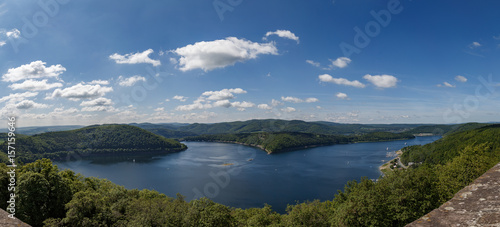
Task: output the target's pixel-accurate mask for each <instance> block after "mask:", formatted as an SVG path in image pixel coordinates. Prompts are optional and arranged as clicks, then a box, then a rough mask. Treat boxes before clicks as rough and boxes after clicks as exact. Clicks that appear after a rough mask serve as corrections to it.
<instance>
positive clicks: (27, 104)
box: [16, 100, 49, 110]
mask: <svg viewBox="0 0 500 227" xmlns="http://www.w3.org/2000/svg"><path fill="white" fill-rule="evenodd" d="M48 107H49V105H46V104H41V103H36V102H34V101H32V100H23V101H21V102H19V103H17V104H16V108H18V109H23V110H26V109H31V108H35V109H40V108H48Z"/></svg>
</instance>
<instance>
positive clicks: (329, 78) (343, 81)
mask: <svg viewBox="0 0 500 227" xmlns="http://www.w3.org/2000/svg"><path fill="white" fill-rule="evenodd" d="M318 78H319V80H320V81H321V82H328V83H334V84H338V85H345V86H352V87H357V88H364V87H365V85H364V84H363V83H361V82H359V81H357V80H354V81H349V80H348V79H345V78H333V77H332V76H330V75H328V74H323V75H319V76H318Z"/></svg>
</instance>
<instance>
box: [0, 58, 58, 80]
mask: <svg viewBox="0 0 500 227" xmlns="http://www.w3.org/2000/svg"><path fill="white" fill-rule="evenodd" d="M45 64H47V63H45V62H42V61H34V62H31V63H30V64H26V65H21V66H19V67H17V68H11V69H9V70H8V71H7V73H6V74H4V75H3V76H2V80H3V81H6V82H16V81H19V80H26V79H39V78H57V77H58V76H59V75H61V74H62V73H63V72H64V71H66V68H64V67H63V66H62V65H51V66H49V67H46V66H45Z"/></svg>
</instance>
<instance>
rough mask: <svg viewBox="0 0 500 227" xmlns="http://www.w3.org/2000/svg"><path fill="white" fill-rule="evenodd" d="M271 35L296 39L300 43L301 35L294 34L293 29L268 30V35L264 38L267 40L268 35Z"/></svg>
mask: <svg viewBox="0 0 500 227" xmlns="http://www.w3.org/2000/svg"><path fill="white" fill-rule="evenodd" d="M271 35H277V36H279V37H281V38H286V39H291V40H295V41H296V42H297V44H298V43H299V37H297V36H296V35H295V34H293V33H292V32H291V31H288V30H276V31H275V32H267V33H266V36H265V37H264V38H263V39H264V40H266V39H267V37H269V36H271Z"/></svg>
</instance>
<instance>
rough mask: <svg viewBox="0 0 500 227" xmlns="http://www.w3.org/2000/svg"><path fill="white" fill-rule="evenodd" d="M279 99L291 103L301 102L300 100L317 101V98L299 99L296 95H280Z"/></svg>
mask: <svg viewBox="0 0 500 227" xmlns="http://www.w3.org/2000/svg"><path fill="white" fill-rule="evenodd" d="M281 101H284V102H292V103H302V102H307V103H311V102H318V101H319V100H318V99H317V98H307V99H305V100H302V99H299V98H296V97H290V96H288V97H283V96H282V97H281Z"/></svg>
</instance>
